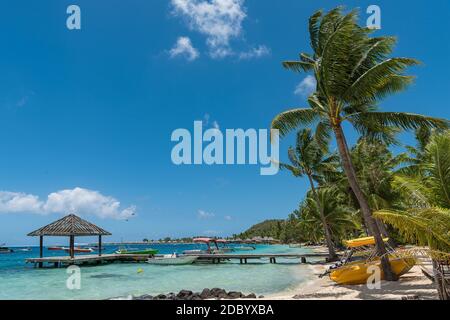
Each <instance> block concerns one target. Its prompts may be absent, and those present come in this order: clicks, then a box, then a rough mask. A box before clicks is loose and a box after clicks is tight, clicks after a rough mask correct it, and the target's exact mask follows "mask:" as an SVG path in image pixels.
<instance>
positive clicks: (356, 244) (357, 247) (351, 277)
mask: <svg viewBox="0 0 450 320" xmlns="http://www.w3.org/2000/svg"><path fill="white" fill-rule="evenodd" d="M388 240H389V239H383V241H385V242H387V241H388ZM346 245H347V247H348V248H349V250H348V251H347V252H346V253H345V255H344V257H343V258H342V259H341V261H340V262H338V263H337V264H335V265H334V266H332V267H330V269H329V270H328V271H327V273H328V274H329V276H330V279H331V280H333V281H334V282H336V283H337V284H343V285H357V284H365V283H367V280H368V279H369V277H371V276H372V272H369V271H370V269H369V268H372V267H374V266H375V267H377V268H379V270H380V271H381V274H380V276H381V280H384V273H383V270H382V267H381V259H380V257H378V256H376V252H375V247H374V246H375V239H374V237H366V238H360V239H353V240H348V241H346ZM388 257H389V263H390V265H391V269H392V272H393V273H394V274H395V275H397V276H398V277H400V276H402V275H404V274H405V273H407V272H408V271H409V270H411V268H412V267H413V266H414V265H415V264H416V262H417V261H416V259H415V258H414V257H412V256H411V255H405V254H402V252H401V251H395V250H393V249H389V253H388Z"/></svg>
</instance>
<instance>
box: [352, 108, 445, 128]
mask: <svg viewBox="0 0 450 320" xmlns="http://www.w3.org/2000/svg"><path fill="white" fill-rule="evenodd" d="M354 117H355V118H357V119H358V121H359V122H361V123H366V124H368V123H372V124H376V125H377V126H380V127H382V126H383V127H386V126H392V127H397V128H400V129H403V130H411V129H412V130H415V129H417V128H419V127H427V128H441V129H446V128H448V127H449V121H448V120H446V119H439V118H433V117H428V116H423V115H419V114H413V113H405V112H367V113H361V114H358V115H355V116H354Z"/></svg>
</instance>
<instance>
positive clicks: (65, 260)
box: [25, 254, 149, 267]
mask: <svg viewBox="0 0 450 320" xmlns="http://www.w3.org/2000/svg"><path fill="white" fill-rule="evenodd" d="M148 258H149V255H147V254H102V255H101V256H99V255H79V256H75V257H74V258H71V257H70V256H59V257H44V258H29V259H26V260H25V262H26V263H33V264H35V265H36V266H39V267H42V266H43V265H44V264H50V265H53V266H54V267H61V266H64V265H82V264H92V265H95V264H101V263H111V262H146V261H147V259H148Z"/></svg>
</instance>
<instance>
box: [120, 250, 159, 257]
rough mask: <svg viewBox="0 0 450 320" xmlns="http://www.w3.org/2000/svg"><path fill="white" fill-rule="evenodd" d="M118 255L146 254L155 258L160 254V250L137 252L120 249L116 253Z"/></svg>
mask: <svg viewBox="0 0 450 320" xmlns="http://www.w3.org/2000/svg"><path fill="white" fill-rule="evenodd" d="M116 253H117V254H146V255H150V256H153V255H155V254H157V253H158V250H155V249H151V248H147V249H142V250H136V251H132V250H127V249H119V250H117V251H116Z"/></svg>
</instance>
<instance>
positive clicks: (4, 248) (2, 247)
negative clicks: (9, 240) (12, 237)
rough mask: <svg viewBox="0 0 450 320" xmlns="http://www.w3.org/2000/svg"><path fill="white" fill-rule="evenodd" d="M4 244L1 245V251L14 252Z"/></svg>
mask: <svg viewBox="0 0 450 320" xmlns="http://www.w3.org/2000/svg"><path fill="white" fill-rule="evenodd" d="M4 245H5V244H4V243H3V244H2V245H0V253H13V252H14V250H13V249H10V248H7V247H4Z"/></svg>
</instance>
